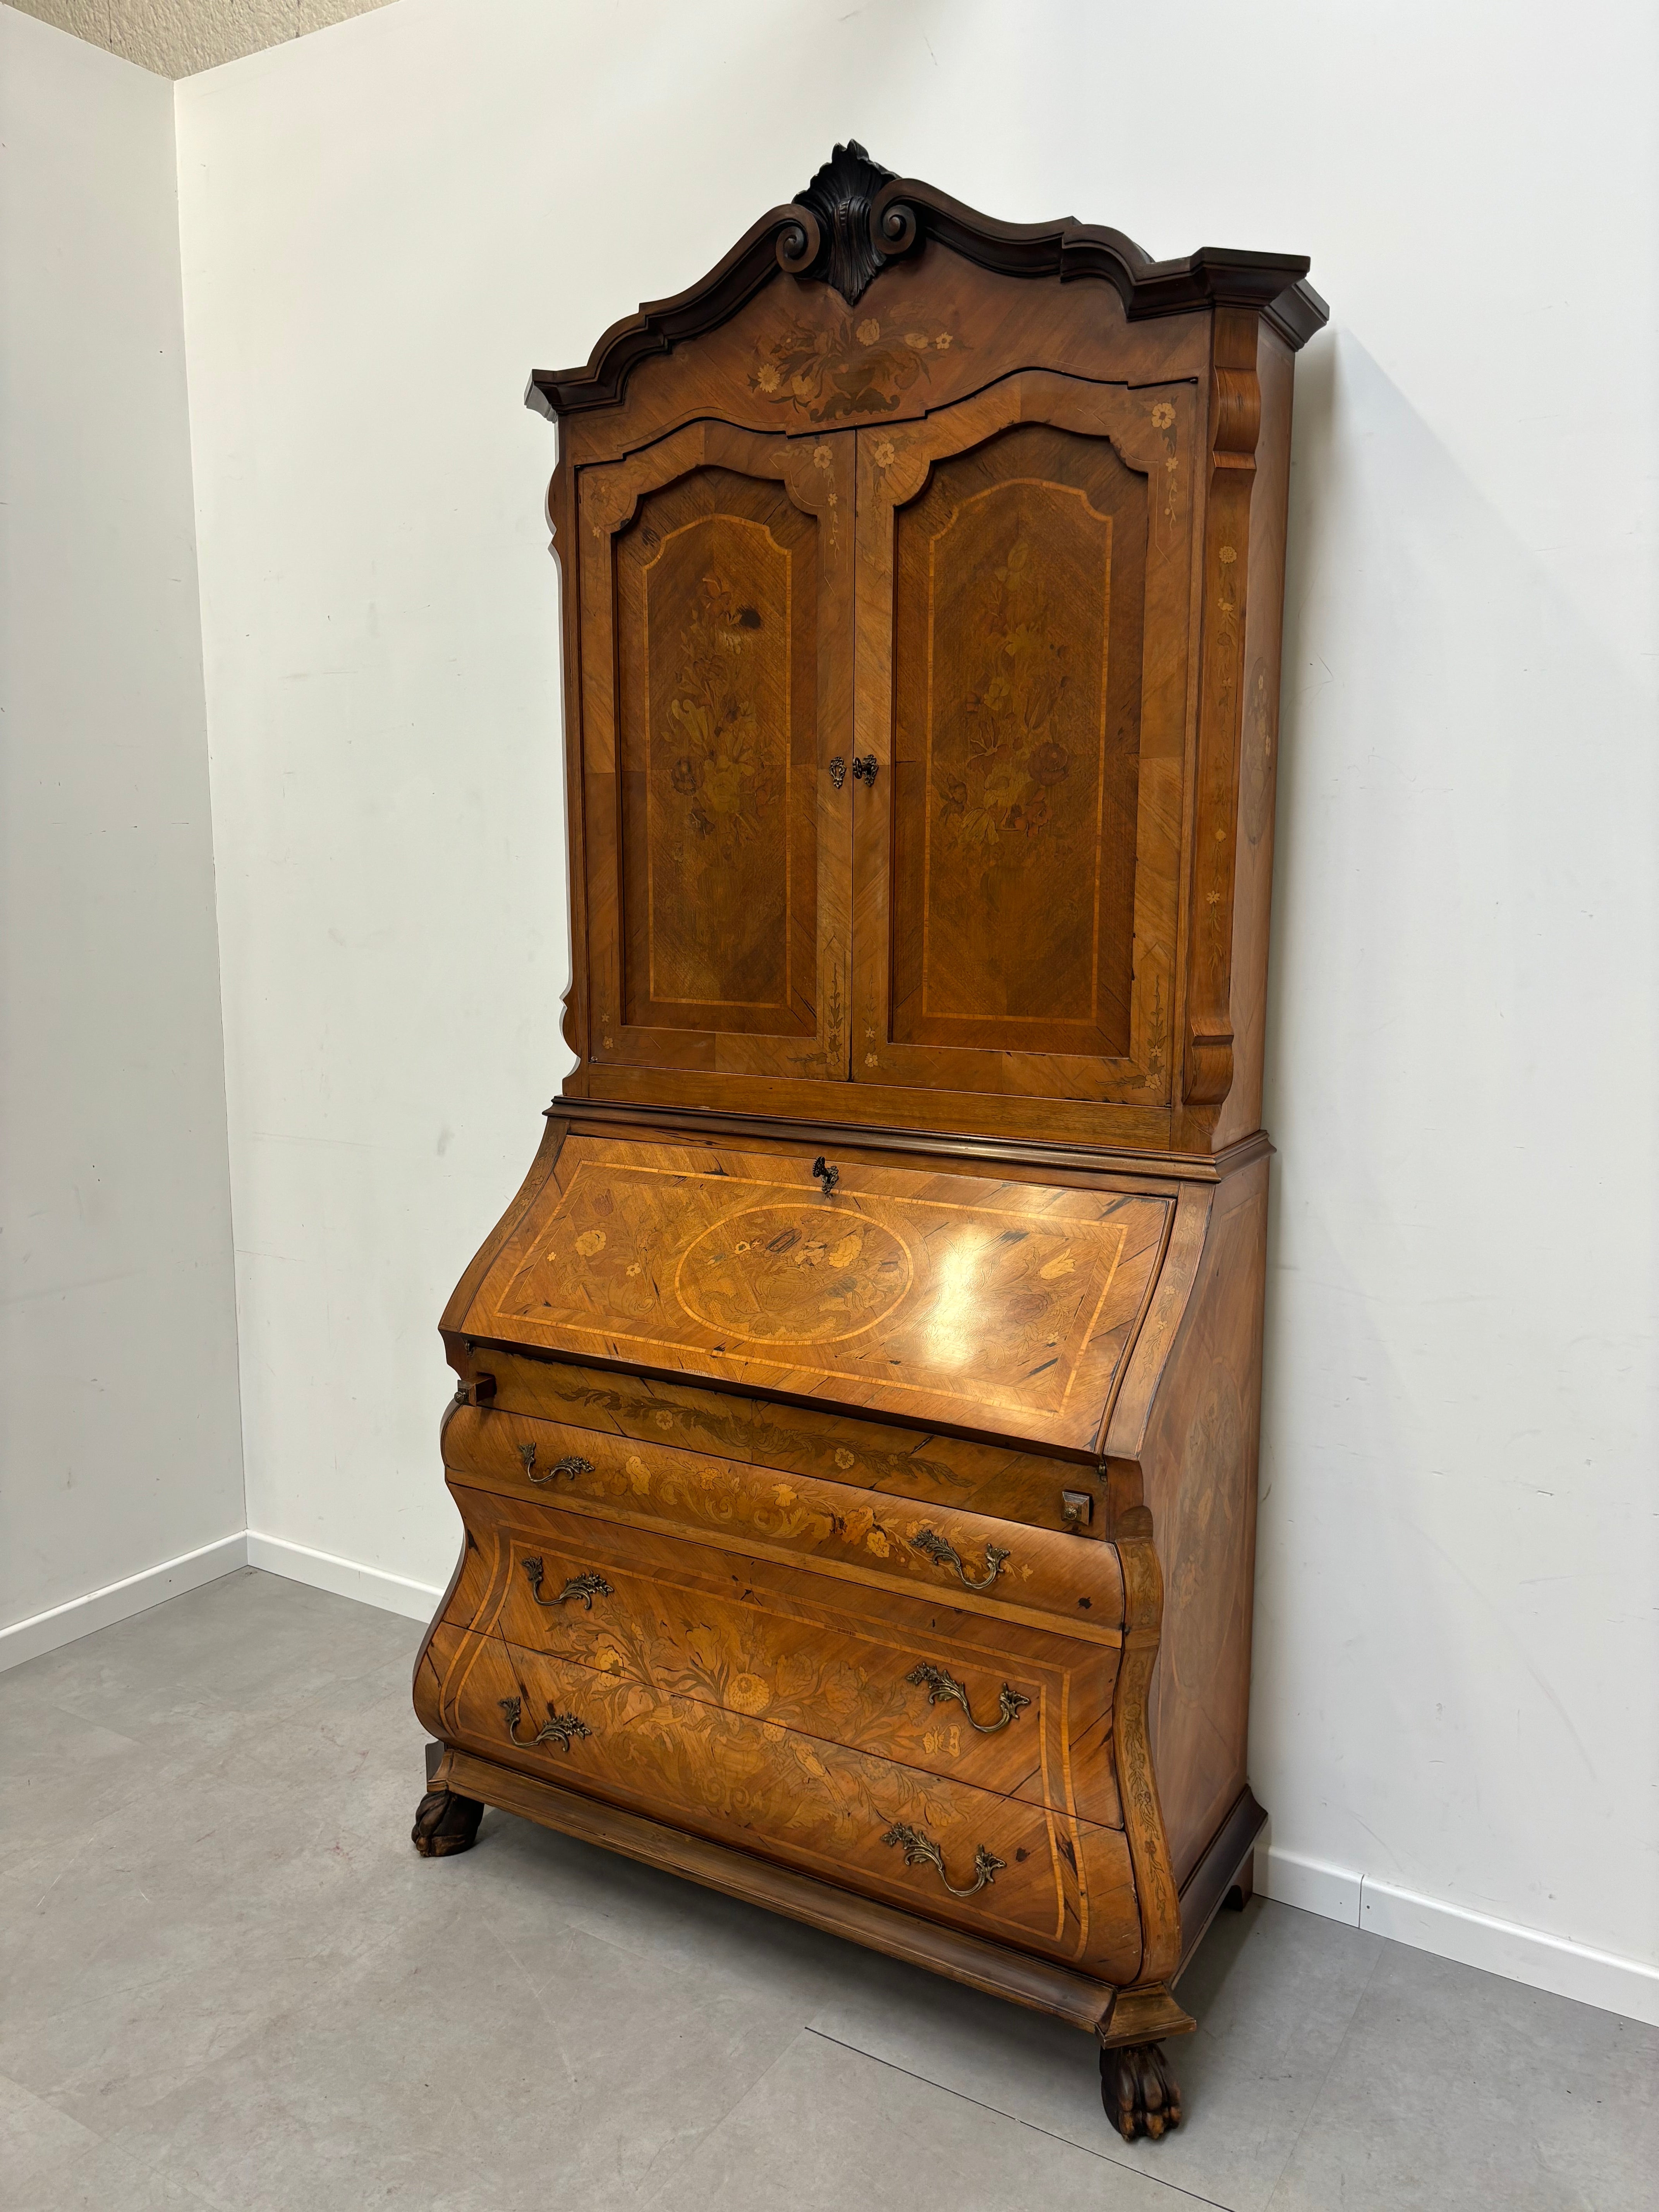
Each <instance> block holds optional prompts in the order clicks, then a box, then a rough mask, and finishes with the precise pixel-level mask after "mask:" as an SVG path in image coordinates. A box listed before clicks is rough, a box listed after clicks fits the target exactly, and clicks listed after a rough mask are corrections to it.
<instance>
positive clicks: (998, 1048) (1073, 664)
mask: <svg viewBox="0 0 1659 2212" xmlns="http://www.w3.org/2000/svg"><path fill="white" fill-rule="evenodd" d="M1193 428H1194V392H1193V388H1192V387H1191V386H1188V385H1171V386H1159V387H1158V388H1156V389H1154V390H1151V391H1135V390H1133V389H1131V388H1129V387H1127V386H1112V385H1096V384H1087V383H1084V382H1081V381H1079V380H1076V379H1072V378H1066V377H1061V376H1056V375H1053V374H1048V373H1047V372H1043V371H1036V370H1033V371H1028V372H1025V373H1023V374H1019V375H1017V376H1013V377H1010V378H1007V379H1006V380H1004V381H1003V382H1001V383H1000V384H999V385H996V386H993V387H992V388H991V389H989V390H988V391H987V392H981V393H980V394H979V395H977V396H976V397H975V398H973V399H971V400H967V401H963V402H962V403H961V404H958V405H957V406H954V407H951V408H947V409H945V410H941V411H940V412H939V414H937V415H935V416H929V417H928V418H927V420H926V421H924V422H917V423H913V424H900V425H895V426H894V427H893V428H891V429H890V430H882V431H875V430H870V431H860V433H859V434H858V435H859V538H860V569H859V595H860V606H859V623H860V640H859V643H860V672H859V690H858V702H857V710H856V712H857V734H856V736H855V738H854V744H855V746H856V748H857V750H858V752H859V754H860V756H861V757H865V758H866V760H869V759H873V761H874V763H875V769H876V775H875V781H874V782H873V784H871V783H869V782H868V781H867V780H861V781H863V787H862V788H861V789H860V792H859V793H858V795H857V798H856V799H855V802H854V838H855V890H854V915H855V926H854V1050H853V1056H852V1071H851V1072H852V1073H853V1075H854V1078H856V1079H861V1080H868V1081H874V1082H880V1083H885V1084H915V1085H939V1086H945V1087H951V1088H957V1089H963V1090H979V1091H1023V1092H1026V1093H1031V1094H1037V1095H1043V1096H1054V1097H1087V1098H1100V1099H1113V1100H1120V1101H1124V1102H1127V1103H1138V1104H1160V1103H1164V1101H1165V1100H1167V1098H1168V1097H1169V1095H1170V1031H1171V1021H1172V1012H1173V1009H1172V995H1173V979H1174V976H1175V975H1176V924H1177V913H1178V869H1177V854H1178V848H1179V837H1180V829H1181V804H1182V761H1183V757H1184V751H1185V733H1186V721H1187V707H1188V702H1187V689H1188V686H1187V669H1188V650H1187V630H1188V600H1189V595H1190V576H1189V550H1190V531H1189V509H1190V502H1191V483H1192V470H1191V453H1192V440H1193Z"/></svg>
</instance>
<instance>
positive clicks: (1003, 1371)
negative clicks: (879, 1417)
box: [467, 1136, 1171, 1451]
mask: <svg viewBox="0 0 1659 2212" xmlns="http://www.w3.org/2000/svg"><path fill="white" fill-rule="evenodd" d="M819 1167H820V1168H821V1169H822V1170H823V1173H822V1176H817V1174H815V1171H814V1170H812V1169H811V1168H809V1166H808V1164H807V1161H806V1160H805V1158H789V1157H787V1156H783V1155H780V1154H746V1153H741V1152H708V1151H695V1150H692V1149H690V1148H689V1147H688V1148H679V1149H677V1148H675V1147H673V1146H660V1145H634V1144H628V1143H623V1142H616V1141H611V1140H608V1139H603V1138H596V1137H586V1136H582V1137H572V1138H571V1139H568V1142H567V1143H566V1145H565V1146H564V1147H563V1150H562V1152H561V1153H560V1155H559V1158H558V1159H557V1161H556V1164H555V1166H554V1169H553V1171H552V1173H551V1175H550V1176H549V1178H548V1180H547V1182H546V1183H545V1184H544V1186H543V1187H542V1189H541V1191H540V1192H539V1193H538V1196H537V1198H536V1200H535V1202H534V1203H533V1204H532V1206H531V1207H530V1209H529V1211H528V1212H527V1213H526V1216H525V1218H524V1219H523V1221H522V1222H521V1224H520V1226H519V1228H518V1230H517V1231H515V1232H514V1234H513V1236H512V1237H510V1238H509V1239H508V1241H507V1244H506V1246H505V1247H504V1249H502V1251H501V1254H500V1255H499V1256H498V1258H497V1259H496V1261H495V1265H494V1267H491V1269H490V1270H489V1274H488V1275H487V1276H486V1278H485V1279H484V1281H483V1285H482V1286H481V1288H480V1291H479V1293H478V1296H477V1299H476V1301H475V1302H474V1304H473V1306H472V1309H471V1312H470V1314H469V1317H468V1322H467V1326H468V1328H469V1331H470V1332H471V1333H474V1334H477V1335H480V1336H487V1337H490V1338H493V1339H496V1340H501V1341H504V1342H506V1343H508V1344H513V1343H520V1344H524V1345H528V1346H542V1347H544V1348H545V1349H547V1350H550V1351H555V1350H556V1351H562V1352H574V1353H576V1354H578V1355H581V1354H586V1355H587V1356H588V1357H590V1358H594V1357H597V1358H606V1359H616V1358H623V1359H627V1360H631V1361H634V1362H635V1363H638V1364H641V1365H646V1366H654V1367H657V1368H660V1369H665V1370H670V1371H672V1370H690V1372H692V1373H694V1374H698V1375H702V1376H711V1377H714V1378H717V1379H721V1380H729V1381H734V1382H752V1383H762V1384H764V1385H767V1386H769V1387H771V1388H774V1389H781V1390H787V1391H789V1392H791V1393H793V1394H794V1395H803V1396H826V1397H828V1396H835V1397H839V1398H842V1399H843V1400H850V1401H853V1402H854V1403H856V1404H861V1405H863V1406H866V1407H870V1408H871V1409H872V1410H874V1411H878V1412H882V1413H900V1414H902V1415H905V1416H907V1417H909V1418H913V1419H922V1420H927V1419H942V1420H945V1421H947V1422H953V1423H956V1424H958V1425H974V1426H975V1427H978V1428H981V1429H989V1430H995V1431H1000V1432H1001V1433H1003V1434H1005V1435H1009V1436H1012V1437H1018V1438H1020V1439H1024V1440H1030V1441H1035V1442H1038V1443H1053V1444H1057V1445H1063V1446H1068V1447H1071V1448H1073V1449H1081V1450H1085V1451H1086V1450H1088V1449H1091V1447H1092V1446H1093V1444H1094V1443H1095V1441H1096V1439H1097V1437H1098V1436H1099V1434H1100V1432H1101V1430H1102V1425H1103V1419H1104V1417H1105V1413H1106V1409H1107V1407H1108V1406H1109V1401H1110V1397H1111V1394H1112V1390H1113V1387H1114V1385H1115V1381H1116V1378H1117V1377H1118V1376H1119V1375H1120V1373H1121V1367H1122V1363H1123V1360H1124V1358H1125V1355H1126V1353H1127V1350H1128V1347H1129V1346H1130V1344H1131V1343H1132V1342H1133V1334H1134V1331H1135V1328H1136V1326H1137V1324H1138V1322H1139V1319H1140V1317H1141V1316H1142V1314H1143V1313H1144V1311H1145V1310H1146V1301H1147V1298H1148V1297H1149V1296H1150V1293H1151V1290H1152V1282H1153V1279H1154V1277H1155V1274H1156V1272H1157V1267H1158V1260H1159V1257H1160V1255H1161V1253H1162V1250H1163V1247H1164V1238H1165V1236H1166V1234H1167V1231H1168V1226H1169V1221H1170V1212H1171V1204H1170V1200H1166V1199H1164V1198H1161V1197H1152V1196H1148V1195H1143V1194H1139V1193H1134V1194H1125V1193H1121V1192H1115V1191H1102V1190H1090V1189H1079V1188H1066V1187H1062V1186H1059V1185H1043V1184H1038V1183H1030V1182H987V1181H985V1180H983V1179H980V1178H975V1177H970V1176H951V1175H943V1174H933V1173H928V1172H924V1171H921V1170H914V1169H910V1168H902V1167H887V1166H870V1165H866V1164H854V1163H850V1162H849V1163H848V1164H847V1166H846V1167H845V1169H844V1170H843V1169H839V1168H833V1166H832V1165H831V1164H824V1163H822V1162H820V1163H819ZM832 1177H833V1182H832V1180H831V1179H832Z"/></svg>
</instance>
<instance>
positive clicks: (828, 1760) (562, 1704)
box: [416, 1626, 1141, 1982]
mask: <svg viewBox="0 0 1659 2212" xmlns="http://www.w3.org/2000/svg"><path fill="white" fill-rule="evenodd" d="M416 1711H417V1712H418V1713H419V1714H420V1716H421V1717H422V1720H423V1721H425V1722H426V1723H427V1725H428V1727H430V1728H431V1729H433V1730H434V1732H435V1734H437V1735H439V1736H441V1738H442V1740H443V1741H446V1742H450V1743H458V1744H460V1745H463V1746H464V1747H466V1748H467V1749H470V1750H473V1751H476V1752H477V1753H481V1754H482V1755H483V1757H484V1758H486V1759H495V1760H496V1761H498V1762H500V1763H501V1765H507V1766H514V1767H518V1768H520V1769H521V1770H523V1771H527V1772H529V1773H532V1774H535V1775H538V1776H539V1777H541V1778H544V1779H545V1780H547V1781H550V1782H554V1783H556V1784H560V1785H562V1787H563V1788H566V1789H569V1790H578V1791H580V1792H581V1793H582V1794H584V1795H586V1796H594V1797H599V1798H603V1799H605V1800H606V1801H608V1802H611V1803H613V1804H619V1805H623V1806H625V1807H627V1808H629V1809H630V1810H635V1811H640V1812H643V1813H645V1814H647V1815H648V1816H649V1817H651V1818H652V1819H653V1820H670V1821H672V1822H674V1823H675V1824H677V1825H678V1826H684V1827H685V1828H687V1829H689V1830H690V1831H691V1832H694V1833H698V1834H702V1835H706V1836H708V1837H711V1838H713V1839H714V1841H716V1842H720V1843H726V1844H734V1845H736V1846H737V1847H738V1849H739V1850H750V1851H759V1852H761V1853H762V1854H763V1855H765V1856H769V1857H777V1858H781V1859H783V1860H785V1861H786V1862H787V1863H788V1864H789V1865H791V1866H795V1867H799V1868H801V1869H804V1870H805V1871H806V1872H808V1873H811V1874H814V1875H818V1876H819V1877H820V1878H821V1879H823V1880H824V1881H833V1882H836V1883H839V1884H840V1885H841V1886H842V1887H844V1888H850V1889H855V1890H858V1891H860V1892H861V1893H863V1894H865V1895H866V1896H871V1897H878V1898H880V1899H883V1900H884V1902H886V1903H888V1904H891V1905H898V1906H900V1907H901V1908H902V1910H904V1911H910V1912H916V1913H921V1914H923V1915H924V1916H926V1917H927V1918H929V1919H935V1920H942V1921H945V1922H946V1923H949V1924H951V1925H952V1926H956V1927H962V1928H968V1929H972V1930H973V1931H974V1932H975V1934H978V1935H983V1936H989V1937H992V1938H993V1939H1000V1941H1002V1942H1008V1943H1014V1944H1017V1945H1018V1946H1019V1947H1020V1948H1023V1949H1024V1950H1028V1951H1034V1952H1036V1953H1039V1954H1042V1955H1045V1956H1048V1957H1050V1958H1057V1959H1060V1960H1066V1961H1068V1962H1070V1963H1072V1964H1074V1965H1076V1966H1079V1967H1082V1968H1084V1969H1085V1970H1087V1971H1091V1972H1096V1973H1098V1974H1100V1975H1102V1976H1103V1978H1106V1979H1109V1980H1117V1981H1125V1982H1126V1981H1128V1980H1131V1979H1133V1976H1134V1973H1135V1972H1136V1971H1137V1969H1138V1967H1139V1960H1140V1953H1141V1939H1140V1924H1139V1908H1138V1905H1137V1901H1136V1895H1135V1887H1134V1877H1133V1871H1132V1868H1131V1864H1130V1859H1129V1850H1128V1845H1127V1842H1126V1840H1125V1838H1124V1835H1123V1832H1122V1831H1121V1830H1120V1829H1115V1828H1098V1827H1095V1826H1091V1824H1089V1823H1087V1822H1085V1821H1081V1820H1070V1819H1065V1818H1062V1817H1061V1816H1060V1815H1059V1814H1055V1813H1054V1812H1053V1811H1051V1810H1049V1809H1048V1808H1047V1807H1044V1806H1038V1805H1031V1804H1027V1803H1025V1802H1022V1801H1020V1800H1019V1799H1017V1798H1011V1797H1001V1796H996V1795H994V1793H993V1792H991V1791H988V1790H975V1789H972V1788H969V1786H968V1785H967V1784H963V1783H959V1782H953V1781H950V1780H947V1779H946V1778H943V1777H941V1776H936V1775H929V1774H926V1773H923V1772H921V1771H919V1770H917V1769H915V1768H914V1767H907V1766H902V1765H897V1764H896V1763H895V1762H893V1761H890V1760H888V1759H878V1758H875V1757H873V1756H872V1755H871V1754H870V1753H866V1752H858V1751H854V1750H851V1749H848V1748H847V1747H843V1746H840V1745H836V1744H833V1743H828V1742H825V1741H823V1740H822V1739H821V1738H816V1737H811V1736H805V1735H797V1734H796V1733H795V1732H794V1731H793V1729H787V1728H782V1727H779V1726H778V1725H777V1724H776V1723H772V1722H769V1720H768V1719H767V1718H766V1717H765V1716H764V1715H751V1714H745V1713H741V1712H732V1711H723V1710H721V1709H720V1708H719V1707H716V1706H714V1705H705V1704H700V1703H697V1702H696V1701H695V1700H693V1699H689V1698H683V1697H680V1696H678V1695H676V1694H675V1693H673V1692H666V1691H659V1692H653V1691H651V1690H649V1689H647V1688H646V1687H645V1686H643V1685H641V1684H640V1683H638V1682H635V1681H629V1680H623V1679H620V1678H618V1677H616V1676H613V1675H611V1674H607V1673H605V1671H603V1670H599V1669H595V1668H585V1667H581V1666H578V1665H576V1664H574V1663H573V1662H570V1661H568V1660H566V1659H563V1658H560V1657H556V1656H552V1655H550V1654H547V1653H542V1652H532V1651H527V1650H525V1649H524V1648H523V1647H522V1646H520V1645H516V1644H507V1643H505V1642H503V1641H502V1640H501V1639H500V1638H496V1637H494V1636H485V1635H478V1634H475V1633H471V1632H466V1631H462V1630H458V1629H454V1628H451V1627H449V1626H440V1627H439V1628H437V1629H436V1630H435V1631H434V1632H433V1635H432V1637H431V1638H430V1640H429V1642H428V1644H427V1647H426V1649H425V1650H424V1652H423V1653H422V1660H421V1665H420V1668H419V1670H418V1672H417V1674H416Z"/></svg>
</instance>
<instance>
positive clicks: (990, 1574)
mask: <svg viewBox="0 0 1659 2212" xmlns="http://www.w3.org/2000/svg"><path fill="white" fill-rule="evenodd" d="M910 1542H911V1545H912V1547H914V1548H915V1550H916V1551H918V1552H926V1553H927V1556H928V1558H929V1559H937V1560H938V1561H939V1565H940V1566H942V1567H954V1568H955V1569H956V1571H957V1574H958V1575H959V1576H960V1577H961V1579H962V1584H963V1589H971V1590H982V1589H990V1587H991V1585H992V1583H994V1581H995V1580H996V1578H997V1577H998V1576H999V1575H1000V1573H1001V1572H1002V1571H1003V1569H1004V1567H1006V1565H1007V1564H1008V1562H1009V1560H1010V1559H1012V1558H1013V1556H1014V1555H1013V1553H1012V1552H1005V1551H1004V1550H1003V1548H1002V1547H1001V1545H1000V1544H987V1546H986V1547H985V1572H984V1573H983V1574H982V1575H981V1577H980V1578H979V1580H978V1581H977V1582H975V1580H974V1577H972V1576H971V1575H970V1574H969V1571H968V1570H967V1568H966V1567H964V1566H963V1564H962V1556H961V1554H960V1553H958V1551H957V1547H956V1546H955V1545H954V1544H947V1543H946V1542H945V1539H944V1537H943V1536H936V1535H935V1534H933V1530H932V1529H931V1528H924V1529H923V1530H922V1532H921V1535H919V1536H912V1537H911V1539H910Z"/></svg>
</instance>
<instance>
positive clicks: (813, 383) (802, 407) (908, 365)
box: [749, 315, 963, 422]
mask: <svg viewBox="0 0 1659 2212" xmlns="http://www.w3.org/2000/svg"><path fill="white" fill-rule="evenodd" d="M962 348H963V342H962V340H961V339H960V338H959V337H957V334H956V333H955V331H948V330H944V329H941V328H939V326H937V325H929V326H928V327H927V329H925V330H909V329H904V328H902V327H901V328H890V327H888V326H886V325H884V324H883V323H882V321H881V320H880V319H879V317H878V316H875V315H860V316H858V317H856V318H855V317H854V316H851V315H843V316H841V317H840V318H839V319H837V320H836V321H835V322H833V323H831V324H829V325H828V326H827V327H826V326H824V325H819V324H817V323H811V322H807V321H805V320H804V319H800V318H799V317H796V318H793V319H791V321H790V322H789V323H788V324H787V325H786V327H785V328H784V329H783V330H782V331H778V332H776V333H775V334H774V335H773V336H771V337H764V338H762V339H761V340H759V341H758V343H757V345H756V347H755V355H754V363H753V366H752V367H751V368H750V373H749V388H750V391H751V392H753V393H754V394H755V396H756V397H757V398H759V399H764V400H772V401H775V402H776V403H777V404H779V405H780V406H787V407H788V408H790V409H792V410H793V412H794V413H795V414H796V415H797V416H804V417H805V420H806V421H807V422H842V421H843V420H845V419H847V418H848V417H850V416H855V415H890V414H891V413H892V411H893V410H894V409H895V408H896V406H897V405H898V404H899V403H900V401H901V400H902V399H904V398H906V397H907V395H908V394H909V393H911V392H914V391H915V390H916V389H917V388H918V387H919V386H922V387H925V386H926V383H927V378H928V375H929V373H930V371H931V368H932V366H933V362H934V360H936V359H937V358H938V356H939V355H941V354H948V353H950V352H951V351H952V350H960V349H962Z"/></svg>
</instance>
